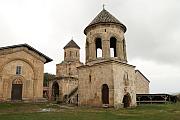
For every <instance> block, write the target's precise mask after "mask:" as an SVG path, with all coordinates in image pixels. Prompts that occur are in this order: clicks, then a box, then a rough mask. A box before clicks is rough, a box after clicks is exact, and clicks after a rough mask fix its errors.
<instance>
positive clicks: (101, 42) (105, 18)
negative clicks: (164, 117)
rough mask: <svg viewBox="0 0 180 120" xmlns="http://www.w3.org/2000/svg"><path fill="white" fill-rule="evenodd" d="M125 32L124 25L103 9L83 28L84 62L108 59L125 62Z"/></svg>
mask: <svg viewBox="0 0 180 120" xmlns="http://www.w3.org/2000/svg"><path fill="white" fill-rule="evenodd" d="M125 32H126V26H125V25H123V24H122V23H121V22H120V21H119V20H117V19H116V18H115V17H114V16H112V15H111V14H110V13H109V12H108V11H107V10H105V9H103V10H102V11H101V12H100V13H99V14H98V15H97V16H96V17H95V18H94V20H93V21H92V22H91V23H90V24H89V25H88V26H87V27H86V28H85V30H84V34H85V35H86V63H89V62H92V61H102V60H110V59H113V60H119V61H121V62H124V63H127V57H126V47H125V46H126V45H125V39H124V33H125ZM99 51H100V53H99Z"/></svg>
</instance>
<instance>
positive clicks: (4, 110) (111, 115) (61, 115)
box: [0, 103, 180, 120]
mask: <svg viewBox="0 0 180 120" xmlns="http://www.w3.org/2000/svg"><path fill="white" fill-rule="evenodd" d="M44 108H46V109H51V110H53V111H52V112H42V111H41V110H42V109H44ZM0 120H180V103H176V104H160V105H159V104H156V105H155V104H153V105H141V106H138V107H136V108H129V109H119V110H115V109H113V108H109V109H103V108H71V107H70V108H67V107H64V108H62V107H60V106H56V105H52V104H33V103H26V104H25V103H17V104H12V103H0Z"/></svg>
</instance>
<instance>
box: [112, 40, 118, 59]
mask: <svg viewBox="0 0 180 120" xmlns="http://www.w3.org/2000/svg"><path fill="white" fill-rule="evenodd" d="M116 43H117V40H116V38H115V37H111V38H110V55H111V57H117V51H116Z"/></svg>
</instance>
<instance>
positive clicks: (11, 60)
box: [0, 58, 35, 77]
mask: <svg viewBox="0 0 180 120" xmlns="http://www.w3.org/2000/svg"><path fill="white" fill-rule="evenodd" d="M16 60H20V61H23V62H25V63H27V64H28V65H30V67H31V68H32V70H33V74H34V77H35V68H34V66H33V64H32V63H31V62H29V61H28V60H26V59H23V58H14V59H10V60H8V61H6V62H5V63H4V64H3V65H2V66H1V67H0V74H2V72H3V69H4V67H5V66H6V65H7V64H9V63H10V62H13V61H16Z"/></svg>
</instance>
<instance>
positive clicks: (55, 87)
mask: <svg viewBox="0 0 180 120" xmlns="http://www.w3.org/2000/svg"><path fill="white" fill-rule="evenodd" d="M52 96H53V100H55V101H56V100H58V98H59V84H58V83H57V82H56V81H55V82H54V83H53V85H52Z"/></svg>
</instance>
